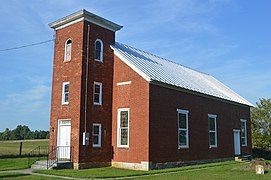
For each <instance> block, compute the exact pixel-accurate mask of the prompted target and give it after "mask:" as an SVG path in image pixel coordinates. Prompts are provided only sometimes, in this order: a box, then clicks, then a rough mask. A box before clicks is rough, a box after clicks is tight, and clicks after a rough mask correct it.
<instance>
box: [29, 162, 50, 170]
mask: <svg viewBox="0 0 271 180" xmlns="http://www.w3.org/2000/svg"><path fill="white" fill-rule="evenodd" d="M31 169H41V170H44V169H47V161H36V162H35V163H34V164H32V165H31Z"/></svg>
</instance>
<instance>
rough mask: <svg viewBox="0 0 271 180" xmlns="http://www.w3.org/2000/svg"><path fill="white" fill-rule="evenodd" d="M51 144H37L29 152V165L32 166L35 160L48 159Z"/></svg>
mask: <svg viewBox="0 0 271 180" xmlns="http://www.w3.org/2000/svg"><path fill="white" fill-rule="evenodd" d="M48 149H49V146H37V147H36V148H34V149H32V150H31V151H30V152H29V153H27V165H28V167H30V166H31V165H32V164H33V163H34V162H35V161H39V160H41V159H46V158H47V157H48V152H49V150H48Z"/></svg>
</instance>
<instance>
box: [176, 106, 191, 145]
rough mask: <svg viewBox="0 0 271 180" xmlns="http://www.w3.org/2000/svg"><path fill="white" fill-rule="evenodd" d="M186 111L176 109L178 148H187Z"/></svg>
mask: <svg viewBox="0 0 271 180" xmlns="http://www.w3.org/2000/svg"><path fill="white" fill-rule="evenodd" d="M188 112H189V111H187V110H182V109H177V113H178V144H179V148H188V147H189V145H188Z"/></svg>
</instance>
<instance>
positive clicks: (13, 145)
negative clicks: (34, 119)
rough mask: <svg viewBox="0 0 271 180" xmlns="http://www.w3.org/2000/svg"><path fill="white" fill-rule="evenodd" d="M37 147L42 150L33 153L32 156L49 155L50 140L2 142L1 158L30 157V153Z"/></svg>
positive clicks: (0, 143)
mask: <svg viewBox="0 0 271 180" xmlns="http://www.w3.org/2000/svg"><path fill="white" fill-rule="evenodd" d="M37 147H40V149H38V150H37V151H35V152H34V153H31V154H32V156H34V155H37V156H38V155H39V154H44V153H47V154H48V140H20V141H19V140H18V141H0V158H23V157H28V155H29V153H30V152H31V151H32V150H33V149H35V148H37ZM46 151H47V152H46Z"/></svg>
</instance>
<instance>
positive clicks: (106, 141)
mask: <svg viewBox="0 0 271 180" xmlns="http://www.w3.org/2000/svg"><path fill="white" fill-rule="evenodd" d="M87 28H88V22H86V23H85V27H84V51H83V57H84V63H83V67H82V69H83V71H82V74H83V76H82V91H81V93H82V94H85V89H86V88H85V69H86V68H85V65H86V63H85V62H86V56H87V54H86V49H87V47H86V44H87ZM89 37H90V40H89V43H90V45H89V76H88V100H87V102H88V104H87V107H88V108H87V132H89V133H90V142H89V144H90V145H89V146H83V145H82V143H81V142H82V133H83V132H84V108H83V107H84V96H81V101H82V105H81V106H82V108H81V126H80V132H81V133H80V163H86V162H110V161H111V154H112V153H111V151H112V150H111V133H112V132H111V122H112V88H113V87H112V83H113V64H114V52H113V50H112V49H111V48H110V45H113V44H114V43H115V33H114V32H112V31H110V30H107V29H105V28H102V27H100V26H97V25H95V24H90V36H89ZM96 39H101V40H102V42H103V62H102V63H101V62H98V61H95V60H94V59H95V57H94V51H95V41H96ZM94 81H96V82H101V83H102V105H94V104H93V83H94ZM93 123H101V125H102V142H101V144H102V146H101V147H100V148H99V147H97V148H93V147H92V126H93Z"/></svg>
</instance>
